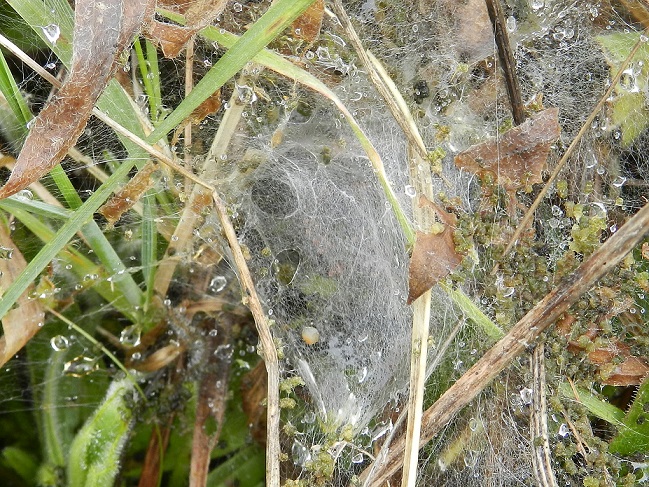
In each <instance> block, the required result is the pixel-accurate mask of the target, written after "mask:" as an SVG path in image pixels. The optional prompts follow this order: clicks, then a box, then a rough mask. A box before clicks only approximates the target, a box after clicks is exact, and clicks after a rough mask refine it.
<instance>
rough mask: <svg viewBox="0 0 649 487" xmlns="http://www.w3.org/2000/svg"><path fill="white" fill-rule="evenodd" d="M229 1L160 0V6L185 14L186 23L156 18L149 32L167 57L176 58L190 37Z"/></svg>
mask: <svg viewBox="0 0 649 487" xmlns="http://www.w3.org/2000/svg"><path fill="white" fill-rule="evenodd" d="M227 3H228V2H227V0H196V1H193V2H188V1H179V0H160V1H158V4H159V5H160V6H163V7H165V8H168V9H169V10H171V11H173V12H176V13H179V14H182V15H184V16H185V20H186V24H185V25H184V26H181V25H175V24H169V23H167V22H160V21H157V20H154V21H153V22H151V24H150V25H149V27H148V34H149V36H150V37H151V38H152V40H153V41H155V42H157V43H158V44H159V45H160V48H161V49H162V52H163V53H164V55H165V57H167V58H175V57H176V56H178V54H179V53H180V51H182V50H183V48H184V47H185V44H187V42H188V41H189V39H191V38H192V37H193V36H194V35H196V33H197V32H198V31H199V30H201V29H203V28H205V27H207V26H208V25H210V24H211V23H212V21H213V20H214V19H215V18H216V17H218V16H219V15H220V14H221V12H223V9H224V8H225V6H226V5H227Z"/></svg>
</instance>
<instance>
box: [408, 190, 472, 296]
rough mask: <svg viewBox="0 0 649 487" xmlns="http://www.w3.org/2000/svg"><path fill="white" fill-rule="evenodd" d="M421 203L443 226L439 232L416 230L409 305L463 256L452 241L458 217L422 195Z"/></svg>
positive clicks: (409, 271)
mask: <svg viewBox="0 0 649 487" xmlns="http://www.w3.org/2000/svg"><path fill="white" fill-rule="evenodd" d="M419 206H420V207H424V206H428V207H430V208H432V209H433V210H434V211H435V213H436V215H437V217H438V218H439V222H440V224H441V225H442V229H441V231H440V232H436V233H423V232H417V238H416V240H415V246H414V248H413V250H412V257H411V258H410V267H409V269H408V304H411V303H412V302H413V301H414V300H415V299H417V298H418V297H419V296H421V295H422V294H424V293H425V292H426V291H428V290H429V289H430V288H432V287H433V286H434V285H435V284H437V283H438V282H439V280H440V279H442V278H444V277H446V276H447V275H448V274H450V273H451V272H452V271H453V269H455V268H456V267H457V266H458V265H459V264H460V262H462V256H461V255H460V254H458V253H457V251H456V250H455V243H454V241H453V229H454V227H455V224H456V222H457V217H456V216H455V215H454V214H452V213H448V212H446V211H444V210H443V209H441V208H439V207H438V206H437V205H435V204H434V203H432V202H430V201H428V200H427V199H426V198H425V197H424V196H421V197H420V199H419Z"/></svg>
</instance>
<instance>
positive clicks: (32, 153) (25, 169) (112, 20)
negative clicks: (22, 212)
mask: <svg viewBox="0 0 649 487" xmlns="http://www.w3.org/2000/svg"><path fill="white" fill-rule="evenodd" d="M152 6H153V0H104V1H103V2H95V1H93V0H77V1H76V2H75V13H74V22H75V24H74V25H75V27H74V42H73V51H72V67H71V69H70V73H69V74H68V79H67V81H66V82H65V83H64V84H63V86H62V87H61V89H60V90H59V91H58V92H57V93H56V95H55V96H54V97H53V98H52V99H51V100H50V101H49V102H48V103H47V105H46V106H45V108H43V110H42V111H41V112H40V114H39V115H38V117H37V118H36V119H35V121H34V124H33V126H32V128H31V130H30V132H29V135H28V136H27V139H26V140H25V145H24V146H23V149H22V151H21V152H20V155H19V156H18V159H17V161H16V166H15V167H14V170H13V171H12V172H11V175H10V176H9V180H8V181H7V183H6V184H5V185H4V186H3V187H2V188H0V198H6V197H7V196H10V195H12V194H14V193H16V192H18V191H20V190H22V189H25V188H26V187H27V186H29V185H30V184H31V183H33V182H35V181H37V180H38V179H40V177H41V176H43V175H44V174H45V173H47V172H48V171H49V170H50V169H52V168H53V167H54V166H56V165H57V164H58V163H59V162H61V160H62V159H63V157H65V154H66V153H67V151H68V149H70V147H72V146H73V145H74V144H75V143H76V142H77V139H78V138H79V136H80V135H81V132H82V131H83V129H84V128H85V126H86V123H87V122H88V118H90V113H91V112H92V109H93V107H94V106H95V103H96V102H97V99H98V98H99V96H100V95H101V93H102V92H103V91H104V88H105V87H106V84H107V83H108V81H109V80H110V78H111V77H112V75H113V74H114V73H115V70H116V67H117V62H116V61H117V57H118V56H119V54H120V52H121V51H122V50H123V49H124V48H125V47H126V46H128V45H129V44H130V42H131V40H132V39H133V37H134V36H135V34H136V33H137V32H138V30H139V29H140V27H141V25H142V22H143V21H144V18H145V14H147V13H150V12H152V10H151V9H152Z"/></svg>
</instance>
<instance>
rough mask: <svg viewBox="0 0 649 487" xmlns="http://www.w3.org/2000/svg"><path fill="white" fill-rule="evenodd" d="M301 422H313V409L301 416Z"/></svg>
mask: <svg viewBox="0 0 649 487" xmlns="http://www.w3.org/2000/svg"><path fill="white" fill-rule="evenodd" d="M302 423H305V424H313V423H315V413H314V412H313V411H309V412H308V413H306V414H305V415H304V416H302Z"/></svg>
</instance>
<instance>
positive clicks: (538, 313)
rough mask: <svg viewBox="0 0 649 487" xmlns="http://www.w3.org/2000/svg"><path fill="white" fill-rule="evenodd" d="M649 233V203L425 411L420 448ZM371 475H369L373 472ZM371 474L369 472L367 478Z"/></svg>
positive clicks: (390, 467)
mask: <svg viewBox="0 0 649 487" xmlns="http://www.w3.org/2000/svg"><path fill="white" fill-rule="evenodd" d="M647 233H649V205H645V206H644V207H643V208H642V209H641V210H640V211H639V212H638V213H636V214H635V215H634V216H633V217H632V218H630V219H629V220H628V221H627V222H626V223H625V224H624V226H622V228H620V229H619V230H618V231H617V232H616V233H615V234H613V235H612V236H611V237H610V238H609V239H608V240H607V241H606V242H604V244H603V245H602V246H601V247H600V248H599V249H598V250H597V251H596V252H594V253H593V254H592V255H591V256H590V257H589V258H588V260H586V261H585V262H583V263H582V264H581V265H580V266H579V267H578V268H577V269H576V270H575V271H574V272H573V273H572V274H571V275H570V276H568V277H567V278H566V279H565V280H564V281H562V282H561V283H560V284H559V285H558V286H557V287H556V288H555V289H554V290H552V292H550V293H549V294H548V295H547V296H546V297H545V298H543V299H542V300H541V301H539V303H537V305H536V306H534V308H532V309H531V310H530V311H529V312H528V313H527V314H526V315H525V316H524V317H523V318H522V319H521V320H520V321H519V322H518V323H517V324H516V325H515V326H514V327H513V328H512V329H511V330H510V331H509V333H507V335H505V337H504V338H502V339H501V340H500V341H498V343H496V344H495V345H494V346H493V347H492V348H491V349H489V351H488V352H487V353H485V354H484V355H483V356H482V358H481V359H480V360H478V362H476V364H475V365H474V366H473V367H471V369H469V370H468V371H467V372H466V373H465V374H464V375H463V376H462V377H461V378H460V379H459V380H458V381H457V382H456V383H455V384H453V385H452V386H451V387H450V388H449V389H448V390H447V391H446V392H445V393H444V394H443V395H442V396H441V397H440V398H439V399H438V400H437V402H435V404H433V405H432V406H431V407H430V408H429V409H428V410H427V411H426V412H425V413H424V417H423V425H422V437H421V444H420V446H422V445H424V444H426V443H427V442H428V441H430V439H432V438H433V437H434V436H435V435H436V434H437V433H438V432H439V431H440V430H441V428H443V427H444V425H446V424H447V423H448V422H449V421H450V420H451V419H452V418H453V417H454V416H455V415H456V414H457V413H458V412H459V411H460V410H461V409H462V408H463V407H464V406H466V405H467V404H469V403H470V402H471V401H472V400H473V399H474V398H475V397H476V396H477V395H478V394H480V392H481V391H482V390H484V389H485V388H486V387H487V386H488V385H489V383H490V382H491V381H492V380H493V379H494V378H495V377H496V376H497V375H498V374H499V373H500V372H501V371H502V370H503V369H504V368H505V367H506V366H507V365H508V364H509V363H510V362H511V361H512V360H513V359H514V358H516V357H517V356H519V355H520V354H521V353H523V352H524V351H525V350H526V349H527V348H528V347H530V346H531V345H533V344H534V341H535V340H536V339H537V338H538V337H539V336H540V335H541V333H543V331H544V330H546V329H547V328H548V327H549V326H550V325H552V324H553V323H554V322H555V321H556V320H557V319H558V318H559V317H560V316H561V315H562V314H563V313H564V312H565V311H566V310H567V309H568V308H569V307H570V306H571V305H572V304H574V303H575V302H576V301H577V300H578V299H579V298H580V297H581V295H582V294H583V293H585V292H586V291H587V290H588V289H590V288H591V286H593V284H595V282H596V281H597V280H598V279H600V278H601V277H602V276H604V275H605V274H606V273H607V272H609V271H610V270H611V269H613V267H615V266H616V265H617V264H618V263H619V262H620V261H621V260H622V259H623V258H624V257H625V256H626V254H628V253H629V252H630V251H631V250H632V249H633V248H634V247H635V246H636V245H638V244H639V243H640V242H641V241H642V239H643V238H644V237H645V235H646V234H647ZM405 443H406V440H405V438H403V437H401V438H399V439H398V440H397V441H396V443H395V444H393V446H392V449H391V451H390V454H389V456H388V458H387V460H386V462H385V464H384V465H383V468H382V469H381V470H380V474H379V475H378V476H377V478H375V479H372V482H371V484H370V485H375V486H379V485H383V482H385V481H386V480H387V479H389V478H390V476H391V475H393V474H394V473H395V472H397V471H398V470H399V469H400V468H401V466H402V456H403V452H404V446H405ZM368 473H369V472H368ZM366 475H367V474H366V473H365V472H364V473H363V476H362V477H361V478H362V479H363V478H364V477H365V476H366Z"/></svg>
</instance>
